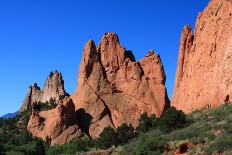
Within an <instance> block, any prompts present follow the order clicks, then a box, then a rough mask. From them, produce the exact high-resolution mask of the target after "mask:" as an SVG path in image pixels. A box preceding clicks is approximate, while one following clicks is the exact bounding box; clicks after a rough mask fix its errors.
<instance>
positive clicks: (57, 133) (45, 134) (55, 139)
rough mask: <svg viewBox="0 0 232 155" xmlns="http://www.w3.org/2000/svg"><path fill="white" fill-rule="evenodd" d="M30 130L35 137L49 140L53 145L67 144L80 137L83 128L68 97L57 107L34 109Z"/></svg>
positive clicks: (29, 125)
mask: <svg viewBox="0 0 232 155" xmlns="http://www.w3.org/2000/svg"><path fill="white" fill-rule="evenodd" d="M28 131H29V132H30V133H32V135H33V136H35V137H39V138H41V139H43V140H46V141H49V142H50V143H51V145H56V144H65V143H68V142H69V141H70V140H72V139H73V138H76V137H80V136H81V129H80V127H79V126H78V125H77V117H76V112H75V106H74V103H73V102H72V100H71V99H70V98H66V99H64V100H62V101H60V103H59V104H58V105H57V107H56V108H55V109H52V110H48V111H42V112H36V111H33V112H32V115H31V117H30V120H29V122H28Z"/></svg>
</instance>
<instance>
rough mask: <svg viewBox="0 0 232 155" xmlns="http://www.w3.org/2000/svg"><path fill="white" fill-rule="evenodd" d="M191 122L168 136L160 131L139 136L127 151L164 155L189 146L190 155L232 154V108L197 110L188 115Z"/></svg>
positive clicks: (128, 145)
mask: <svg viewBox="0 0 232 155" xmlns="http://www.w3.org/2000/svg"><path fill="white" fill-rule="evenodd" d="M188 120H190V122H191V123H190V124H189V126H187V127H185V128H183V129H177V130H175V131H172V132H170V133H167V134H165V133H164V132H162V131H160V129H159V128H156V129H152V130H150V131H148V132H147V133H144V134H140V135H139V136H138V137H136V138H134V139H133V140H131V141H130V143H128V144H126V145H125V146H124V149H125V150H126V152H127V153H128V154H129V153H131V154H144V155H147V154H163V153H164V152H166V153H167V152H171V151H175V150H176V149H178V148H180V147H181V145H182V144H184V143H190V144H192V147H191V148H188V149H187V150H186V151H187V152H188V154H212V153H222V152H223V153H224V154H231V153H232V105H228V104H226V105H222V106H220V107H218V108H212V109H205V110H201V111H199V110H198V111H196V112H193V113H192V114H189V115H188ZM127 153H125V154H127Z"/></svg>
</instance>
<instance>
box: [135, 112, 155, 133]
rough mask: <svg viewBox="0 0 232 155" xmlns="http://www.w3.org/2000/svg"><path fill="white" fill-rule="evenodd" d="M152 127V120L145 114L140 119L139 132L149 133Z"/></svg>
mask: <svg viewBox="0 0 232 155" xmlns="http://www.w3.org/2000/svg"><path fill="white" fill-rule="evenodd" d="M151 126H152V124H151V119H150V118H149V117H148V115H147V113H143V114H142V115H141V117H140V119H139V126H138V127H137V130H138V131H139V132H147V131H148V130H149V129H150V128H151Z"/></svg>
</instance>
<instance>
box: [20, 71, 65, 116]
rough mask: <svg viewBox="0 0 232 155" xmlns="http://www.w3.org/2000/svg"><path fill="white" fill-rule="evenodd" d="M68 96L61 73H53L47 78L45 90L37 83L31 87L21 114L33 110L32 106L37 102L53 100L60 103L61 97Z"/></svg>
mask: <svg viewBox="0 0 232 155" xmlns="http://www.w3.org/2000/svg"><path fill="white" fill-rule="evenodd" d="M64 95H66V92H65V89H64V81H63V78H62V75H61V73H59V72H54V73H53V72H51V73H50V75H49V77H48V78H47V80H46V82H45V85H44V88H43V90H41V89H40V87H38V85H37V84H36V83H35V84H34V85H33V86H30V87H29V90H28V93H27V96H26V98H25V99H24V101H23V103H22V106H21V108H20V110H19V113H21V112H23V111H26V110H27V109H31V107H32V104H33V103H35V102H43V103H45V102H47V101H49V100H50V99H51V98H52V99H54V100H56V101H59V99H60V97H61V96H64Z"/></svg>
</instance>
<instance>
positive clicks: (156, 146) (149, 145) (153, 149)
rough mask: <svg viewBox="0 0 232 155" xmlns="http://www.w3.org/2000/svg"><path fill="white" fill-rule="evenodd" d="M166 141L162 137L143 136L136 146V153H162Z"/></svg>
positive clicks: (141, 154)
mask: <svg viewBox="0 0 232 155" xmlns="http://www.w3.org/2000/svg"><path fill="white" fill-rule="evenodd" d="M164 146H165V142H164V141H163V140H162V138H161V137H145V136H142V137H141V138H140V140H139V144H138V145H137V147H136V155H148V154H157V155H159V154H162V152H163V151H164Z"/></svg>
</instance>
